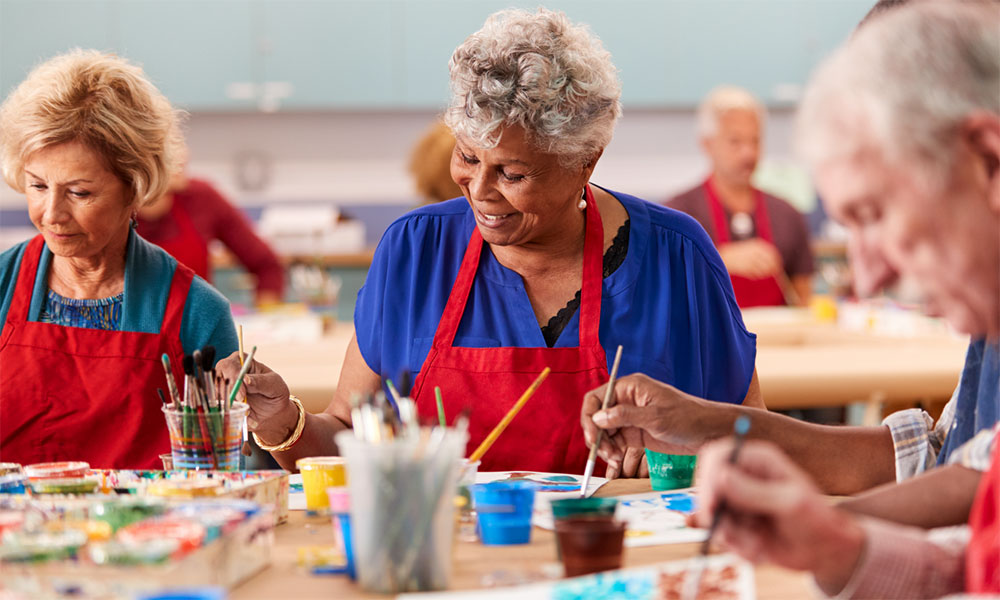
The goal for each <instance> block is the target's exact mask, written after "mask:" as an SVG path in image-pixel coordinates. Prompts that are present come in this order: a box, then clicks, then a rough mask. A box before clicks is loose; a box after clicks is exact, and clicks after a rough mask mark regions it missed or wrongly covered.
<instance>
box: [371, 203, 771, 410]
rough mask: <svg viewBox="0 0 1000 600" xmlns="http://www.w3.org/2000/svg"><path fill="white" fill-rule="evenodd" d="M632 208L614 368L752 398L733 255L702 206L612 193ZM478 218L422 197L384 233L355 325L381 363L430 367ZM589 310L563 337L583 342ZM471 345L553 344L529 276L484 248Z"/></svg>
mask: <svg viewBox="0 0 1000 600" xmlns="http://www.w3.org/2000/svg"><path fill="white" fill-rule="evenodd" d="M611 193H612V194H614V196H615V197H616V198H618V200H619V201H620V202H621V203H622V205H623V206H624V207H625V209H626V211H628V214H629V218H630V219H631V232H630V235H629V244H628V253H627V254H626V256H625V260H624V262H623V263H622V265H621V266H620V267H619V268H618V269H617V270H616V271H615V272H613V273H612V274H611V275H609V276H608V277H606V278H604V285H603V295H602V299H601V326H600V340H601V345H602V346H603V347H604V349H605V353H606V354H607V358H608V362H609V365H608V369H609V371H610V362H611V361H612V360H613V358H614V351H613V350H609V349H614V348H616V347H617V346H618V344H622V345H623V346H624V352H623V354H622V362H621V365H620V367H619V373H620V374H622V375H625V374H629V373H636V372H641V373H645V374H647V375H649V376H651V377H653V378H655V379H658V380H660V381H664V382H667V383H670V384H672V385H674V386H676V387H677V388H679V389H681V390H683V391H685V392H688V393H690V394H694V395H697V396H700V397H702V398H708V399H710V400H716V401H721V402H731V403H741V402H742V401H743V398H744V397H745V396H746V393H747V390H748V388H749V385H750V380H751V378H752V376H753V369H754V361H755V358H756V351H757V346H756V336H755V335H754V334H752V333H749V332H748V331H747V330H746V327H745V326H744V325H743V319H742V316H741V314H740V310H739V308H738V307H737V305H736V300H735V299H734V297H733V290H732V285H731V283H730V280H729V275H728V273H727V271H726V268H725V266H724V265H723V264H722V259H721V258H719V254H718V252H717V251H716V250H715V247H714V245H713V244H712V241H711V240H710V239H709V237H708V234H706V233H705V230H704V229H702V228H701V226H700V225H698V223H697V222H696V221H695V220H694V219H692V218H691V217H689V216H687V215H685V214H683V213H680V212H678V211H675V210H672V209H669V208H665V207H662V206H659V205H655V204H652V203H649V202H646V201H643V200H640V199H639V198H635V197H633V196H629V195H626V194H620V193H616V192H611ZM473 227H475V220H474V217H473V215H472V210H471V208H470V207H469V205H468V203H467V201H466V200H465V199H464V198H457V199H455V200H449V201H447V202H442V203H439V204H433V205H429V206H425V207H421V208H418V209H416V210H414V211H412V212H410V213H408V214H406V215H404V216H402V217H400V218H399V219H397V220H396V221H395V222H394V223H393V224H392V225H390V226H389V228H388V229H387V230H386V232H385V234H384V235H383V236H382V240H381V241H380V242H379V245H378V248H377V249H376V251H375V256H374V259H373V261H372V266H371V269H370V270H369V271H368V277H367V279H366V280H365V285H364V286H363V287H362V288H361V291H360V292H359V293H358V301H357V304H356V307H355V311H354V327H355V331H356V334H357V340H358V346H359V348H360V350H361V355H362V356H363V357H364V359H365V362H366V363H367V364H368V366H369V368H371V369H372V371H374V372H375V373H379V374H382V375H384V376H387V377H391V378H396V377H398V376H399V374H400V372H401V371H402V370H403V369H409V370H410V371H412V372H413V373H414V374H415V373H417V372H419V371H420V369H421V367H422V366H423V363H424V360H425V359H426V358H427V354H428V353H429V351H430V348H431V342H432V341H433V339H434V333H435V331H437V327H438V321H439V320H440V318H441V315H442V314H443V313H444V306H445V304H446V302H447V300H448V295H449V293H450V292H451V288H452V284H453V283H454V281H455V277H456V276H457V275H458V270H459V266H460V265H461V262H462V257H463V255H464V253H465V248H466V246H467V244H468V242H469V236H471V235H472V229H473ZM579 323H580V315H579V311H577V312H576V314H575V315H573V317H572V319H570V321H569V323H568V324H567V325H566V328H565V329H564V330H563V332H562V334H561V335H560V337H559V339H558V340H557V341H556V343H555V346H556V347H565V346H577V345H579ZM455 344H456V345H457V346H465V347H481V348H485V347H500V346H514V347H545V340H544V338H543V337H542V332H541V329H540V328H539V326H538V322H537V320H536V319H535V313H534V311H533V310H532V307H531V303H530V302H529V300H528V296H527V293H526V292H525V289H524V282H523V280H522V279H521V276H520V275H518V274H517V273H515V272H514V271H511V270H510V269H507V268H506V267H504V266H503V265H501V264H500V263H499V262H498V261H497V260H496V258H495V257H494V256H493V253H492V252H491V251H490V250H489V246H486V247H484V248H483V253H482V257H481V258H480V264H479V271H478V272H477V274H476V279H475V282H474V283H473V286H472V291H471V292H470V294H469V301H468V304H467V306H466V309H465V314H464V316H463V318H462V322H461V325H460V326H459V329H458V334H457V336H456V339H455Z"/></svg>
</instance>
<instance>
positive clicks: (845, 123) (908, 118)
mask: <svg viewBox="0 0 1000 600" xmlns="http://www.w3.org/2000/svg"><path fill="white" fill-rule="evenodd" d="M998 92H1000V9H998V7H997V4H996V3H995V2H988V3H984V2H972V1H969V2H914V3H913V4H912V5H911V6H903V7H900V8H896V9H893V10H891V11H887V12H886V13H885V14H882V15H880V16H879V17H878V18H877V19H873V20H871V22H869V23H866V24H865V25H864V26H863V27H860V28H859V29H858V30H857V32H856V34H855V35H854V36H853V37H852V38H851V39H850V40H848V41H847V42H846V43H845V44H844V46H842V47H841V48H840V49H838V50H837V52H836V53H835V54H834V55H833V56H832V57H831V58H829V59H828V60H827V61H826V62H825V63H824V64H823V65H822V66H821V67H820V68H819V70H817V72H816V74H815V75H814V77H813V79H812V81H811V82H810V84H809V86H808V88H807V90H806V93H805V95H804V97H803V100H802V105H801V107H800V109H799V114H798V117H797V127H796V138H797V139H796V141H797V147H798V149H799V151H800V152H801V153H802V154H803V156H804V158H805V159H806V160H807V161H808V162H809V163H810V164H811V165H812V166H813V167H815V166H817V165H819V164H822V163H823V162H826V161H829V160H836V159H840V158H843V157H847V156H851V155H854V154H856V153H858V152H860V151H862V150H864V149H866V148H868V149H871V148H874V149H877V150H880V151H881V153H882V154H883V155H884V156H885V159H886V160H887V161H889V162H890V164H901V163H903V162H906V161H909V162H913V163H915V164H912V165H911V166H910V168H911V170H913V171H916V172H917V173H918V174H920V175H921V176H922V177H924V179H925V181H929V180H934V179H935V178H940V177H942V176H943V175H944V173H946V172H947V171H948V170H949V169H951V167H952V166H953V165H952V163H953V161H954V158H955V153H954V145H953V139H954V136H955V134H956V133H957V132H958V128H959V127H960V125H961V123H962V121H963V119H965V118H966V117H967V116H969V115H970V114H972V113H974V112H976V111H989V112H991V113H993V114H995V115H1000V93H998Z"/></svg>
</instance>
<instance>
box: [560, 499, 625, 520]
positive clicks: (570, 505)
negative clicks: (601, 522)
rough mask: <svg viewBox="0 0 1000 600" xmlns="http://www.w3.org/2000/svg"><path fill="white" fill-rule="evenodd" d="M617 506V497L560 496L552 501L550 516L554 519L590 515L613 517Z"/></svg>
mask: <svg viewBox="0 0 1000 600" xmlns="http://www.w3.org/2000/svg"><path fill="white" fill-rule="evenodd" d="M617 508H618V499H617V498H560V499H558V500H553V501H552V516H553V517H554V518H556V519H565V518H569V517H592V516H607V517H613V516H614V514H615V510H616V509H617Z"/></svg>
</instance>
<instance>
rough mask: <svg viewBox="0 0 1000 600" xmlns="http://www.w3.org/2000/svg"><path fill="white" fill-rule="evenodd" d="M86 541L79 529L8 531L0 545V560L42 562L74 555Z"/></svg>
mask: <svg viewBox="0 0 1000 600" xmlns="http://www.w3.org/2000/svg"><path fill="white" fill-rule="evenodd" d="M86 543H87V534H86V533H84V532H82V531H80V530H79V529H63V530H61V531H57V532H52V531H45V530H42V531H30V532H29V531H8V532H7V533H5V534H4V537H3V545H0V562H30V563H43V562H48V561H53V560H63V559H66V558H72V557H73V556H76V551H77V550H78V549H79V548H80V546H83V545H84V544H86Z"/></svg>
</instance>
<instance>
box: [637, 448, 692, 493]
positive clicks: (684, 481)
mask: <svg viewBox="0 0 1000 600" xmlns="http://www.w3.org/2000/svg"><path fill="white" fill-rule="evenodd" d="M697 460H698V457H697V456H696V455H693V454H692V455H683V454H663V453H661V452H653V451H652V450H649V449H647V450H646V463H647V464H648V465H649V479H650V483H651V484H652V485H653V489H654V490H656V491H663V490H676V489H679V488H689V487H691V482H692V481H693V480H694V466H695V462H696V461H697Z"/></svg>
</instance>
